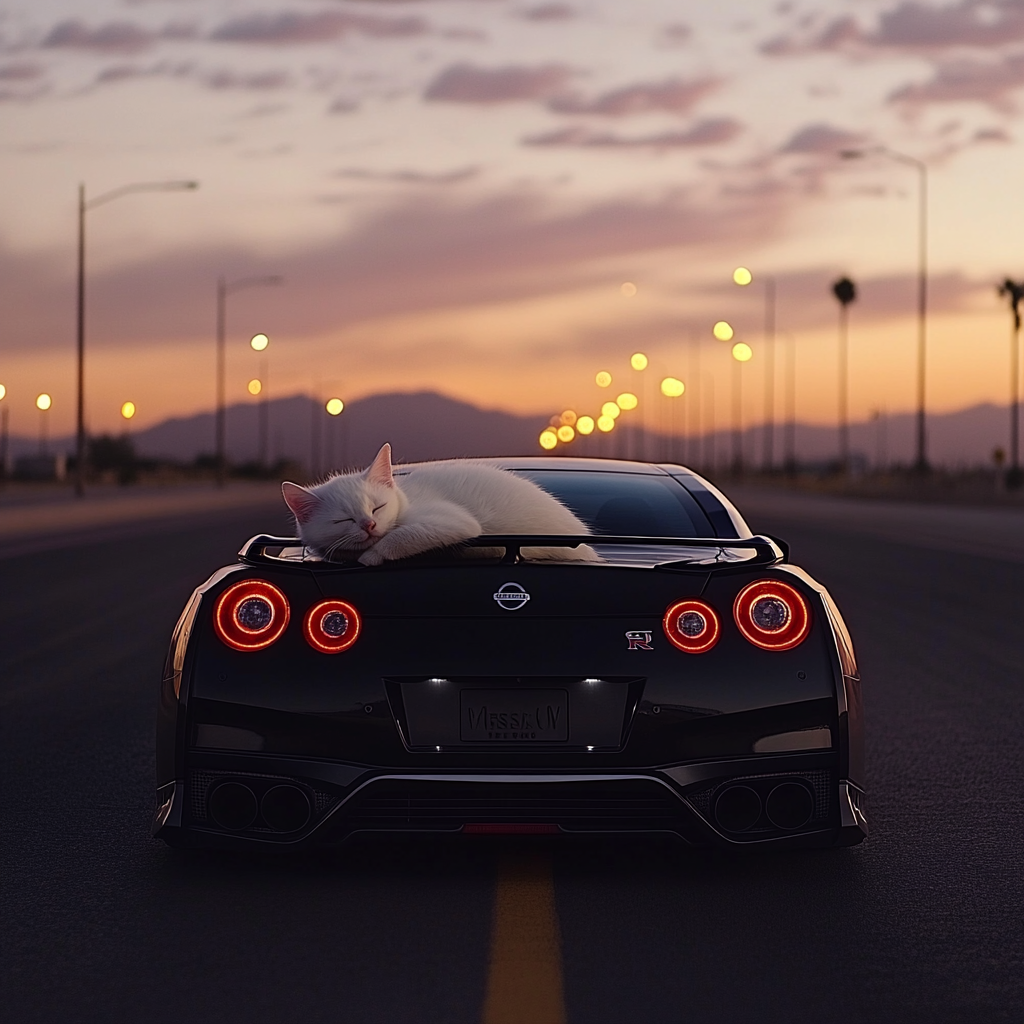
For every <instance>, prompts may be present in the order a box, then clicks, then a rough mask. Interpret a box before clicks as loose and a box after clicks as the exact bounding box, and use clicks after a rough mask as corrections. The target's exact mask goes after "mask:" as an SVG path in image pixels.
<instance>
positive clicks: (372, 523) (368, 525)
mask: <svg viewBox="0 0 1024 1024" xmlns="http://www.w3.org/2000/svg"><path fill="white" fill-rule="evenodd" d="M376 526H377V520H376V519H367V520H366V521H365V522H364V523H363V529H364V530H365V531H366V532H367V533H373V531H374V529H375V528H376Z"/></svg>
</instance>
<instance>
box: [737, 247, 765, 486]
mask: <svg viewBox="0 0 1024 1024" xmlns="http://www.w3.org/2000/svg"><path fill="white" fill-rule="evenodd" d="M732 279H733V281H734V282H735V283H736V284H738V285H740V286H741V287H746V285H748V284H750V283H751V281H753V280H754V275H753V274H752V273H751V272H750V271H749V270H748V269H747V268H746V267H737V268H736V269H735V270H734V271H733V272H732ZM764 342H765V350H764V360H765V361H764V469H765V472H768V473H770V472H771V471H772V467H773V466H774V464H775V278H774V277H766V278H764Z"/></svg>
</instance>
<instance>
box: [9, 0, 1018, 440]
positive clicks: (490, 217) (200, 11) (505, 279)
mask: <svg viewBox="0 0 1024 1024" xmlns="http://www.w3.org/2000/svg"><path fill="white" fill-rule="evenodd" d="M1022 101H1024V0H997V2H976V0H960V2H954V3H934V4H924V3H915V2H899V0H890V2H874V0H828V2H820V3H809V2H806V3H805V2H792V3H790V2H782V3H774V2H773V3H767V2H765V3H760V2H751V0H745V2H741V0H734V2H731V3H728V4H719V5H709V4H702V3H696V2H686V0H637V2H635V3H631V4H622V3H619V2H613V0H566V2H543V0H539V2H538V0H533V2H530V0H527V2H513V0H362V2H349V0H267V2H259V0H120V2H119V0H89V2H83V0H77V2H72V0H32V2H31V3H29V2H27V0H2V2H0V169H2V170H0V173H2V180H3V188H2V189H0V383H3V384H4V385H5V386H6V387H7V391H8V395H7V398H6V399H5V400H4V401H5V402H6V403H7V404H8V405H9V407H10V409H11V428H12V430H13V431H14V432H17V433H32V432H34V431H35V430H36V429H38V428H37V423H38V415H39V414H38V413H37V412H36V410H35V409H34V407H33V403H34V399H35V396H36V394H38V393H39V392H40V391H48V392H50V393H51V394H52V395H53V399H54V404H53V408H52V410H51V412H50V414H49V415H50V416H51V417H52V422H51V433H53V434H58V433H63V432H66V431H69V430H70V429H72V426H73V421H74V270H75V264H74V257H75V202H76V190H77V186H78V183H79V182H84V183H85V184H86V188H87V194H88V195H92V196H95V195H99V194H100V193H103V192H105V191H107V190H109V189H113V188H116V187H118V186H120V185H122V184H126V183H129V182H135V181H160V180H166V179H197V180H199V181H200V182H201V187H200V189H199V190H198V191H197V192H193V193H182V194H173V193H172V194H152V195H136V196H128V197H125V198H123V199H120V200H118V201H117V202H114V203H111V204H110V205H108V206H102V207H99V208H97V209H95V210H93V211H91V212H90V213H89V214H88V230H87V252H88V258H87V268H88V320H87V323H88V327H87V336H88V337H87V346H88V364H87V373H88V377H87V380H88V385H87V387H88V407H87V419H88V423H89V427H90V429H91V430H93V431H102V430H111V429H116V428H117V425H118V409H119V408H120V406H121V403H122V402H123V401H125V400H128V399H130V400H132V401H133V402H135V404H136V406H137V407H138V420H137V422H138V423H139V425H140V426H145V425H147V424H150V423H153V422H156V421H158V420H160V419H163V418H164V417H166V416H169V415H179V414H183V413H189V412H193V411H197V410H201V409H206V408H209V407H211V405H212V404H213V398H214V390H213V388H214V382H213V373H214V358H213V349H214V346H213V334H214V312H215V310H214V296H215V286H216V280H217V277H218V275H220V274H224V275H226V276H227V278H228V279H229V280H234V279H239V278H244V277H249V276H251V275H265V274H279V275H282V276H283V277H284V278H285V282H284V284H283V285H281V286H280V287H275V288H261V289H251V290H246V291H240V292H238V293H236V294H234V295H232V296H231V297H230V299H229V309H228V328H229V352H228V399H229V401H237V400H240V399H243V398H245V397H246V390H245V388H246V382H247V381H248V380H249V379H250V378H251V377H254V376H260V375H261V374H263V373H264V369H265V368H264V365H263V361H262V360H261V358H260V357H258V356H257V355H255V354H254V353H253V352H251V351H250V350H249V348H248V345H247V342H248V338H249V336H250V335H251V334H252V333H255V332H256V331H264V332H266V333H267V334H268V335H269V336H270V338H271V345H270V349H269V350H268V355H269V386H270V390H271V392H272V393H273V394H276V395H282V394H289V393H295V392H299V391H306V392H317V393H320V394H321V395H323V396H324V397H327V396H329V395H334V394H337V395H340V396H341V397H343V398H346V399H351V398H356V397H359V396H363V395H367V394H371V393H375V392H380V391H390V390H410V391H412V390H420V389H424V388H433V389H436V390H439V391H441V392H443V393H446V394H450V395H452V396H455V397H458V398H462V399H466V400H469V401H472V402H475V403H477V404H480V405H483V406H488V407H496V408H502V409H507V410H510V411H514V412H520V413H521V412H531V413H537V414H539V415H541V416H545V417H546V416H548V415H550V414H552V413H556V412H558V411H560V410H562V409H564V408H570V407H571V408H574V409H576V410H578V411H579V412H594V411H596V409H597V407H598V405H599V404H600V402H601V401H604V400H606V399H607V398H608V397H609V393H608V392H602V391H601V390H600V389H598V388H597V387H596V386H595V385H594V383H593V380H594V374H595V373H596V371H597V370H600V369H606V370H609V371H610V372H611V373H612V374H613V377H614V378H615V382H614V383H613V386H612V388H611V389H610V391H611V392H615V391H617V390H619V389H620V383H621V387H622V389H625V388H626V387H627V386H629V387H630V388H631V389H632V390H642V388H643V386H644V385H643V384H642V382H641V381H640V379H639V378H638V377H637V376H636V375H635V374H633V373H632V372H631V371H630V369H629V355H630V353H632V352H634V351H637V350H642V351H644V352H646V353H647V354H648V355H649V356H650V358H651V369H650V370H649V371H648V376H649V377H650V378H651V382H649V383H648V384H647V389H648V391H649V392H651V393H653V391H654V385H653V380H654V379H656V378H657V377H660V376H663V375H665V374H671V375H673V376H676V377H679V378H680V379H682V380H683V381H685V382H686V383H687V385H688V388H689V392H688V396H687V397H685V398H684V399H682V400H681V401H683V402H686V401H688V400H689V399H691V398H693V397H695V396H697V395H698V394H700V395H703V396H704V401H703V403H702V406H703V409H704V410H705V411H704V414H703V415H704V416H705V420H704V421H703V422H704V425H705V426H707V425H708V424H707V421H706V416H707V408H708V401H707V398H708V397H709V396H710V392H711V389H712V387H713V388H714V392H715V396H716V399H715V408H716V426H718V427H719V428H721V427H722V426H724V425H726V424H727V423H728V422H729V418H730V415H731V405H730V395H731V387H732V373H733V370H732V366H731V364H730V361H729V352H728V348H729V347H728V346H727V345H722V344H721V343H719V342H716V341H714V339H713V338H712V336H711V325H712V324H713V323H714V322H715V321H716V320H718V319H721V318H725V319H727V320H729V321H730V322H732V323H733V324H734V325H735V327H736V329H737V334H738V336H739V337H740V338H742V339H743V340H745V341H747V342H749V344H750V345H751V346H752V348H753V350H754V358H753V359H752V360H751V361H750V363H748V364H746V365H745V366H744V367H743V370H742V373H743V381H742V387H743V396H744V406H743V418H744V421H745V422H747V423H750V422H756V421H758V420H760V419H761V416H762V409H763V406H762V396H763V393H764V383H765V382H764V373H765V366H766V365H767V360H766V358H765V356H766V353H765V346H764V343H763V339H762V324H763V301H764V300H763V296H764V290H763V283H764V279H765V277H767V276H771V277H774V278H775V280H776V282H777V289H778V315H777V322H778V346H777V353H776V393H777V397H776V415H777V417H779V416H781V413H782V409H783V397H784V394H785V381H786V373H787V368H788V364H787V359H788V358H789V357H790V356H791V355H792V354H793V353H795V358H796V411H797V415H798V416H799V417H800V418H801V419H803V420H807V421H811V422H818V423H830V422H834V420H835V416H836V367H837V362H836V322H837V305H836V302H835V301H834V299H833V298H832V296H831V294H830V290H829V289H830V285H831V283H832V282H833V281H834V280H835V279H836V278H837V277H838V276H840V275H843V274H846V275H849V276H851V277H852V278H853V279H854V280H855V281H856V282H857V285H858V287H859V292H860V295H859V298H858V301H857V302H856V303H855V305H854V306H853V307H852V311H851V334H850V413H851V417H852V418H854V419H861V418H866V417H868V416H870V415H871V413H872V411H873V410H876V409H885V410H887V411H889V412H897V411H901V410H906V409H909V408H911V407H912V406H913V403H914V394H915V392H914V372H915V371H914V367H915V354H916V347H915V346H916V333H915V324H914V311H915V274H916V266H917V264H916V252H917V248H916V246H917V207H916V197H917V192H916V189H917V178H916V174H915V172H914V170H913V169H912V168H910V167H907V166H905V165H903V164H900V163H898V162H896V161H895V160H892V159H890V158H888V157H886V156H885V155H883V154H878V155H873V156H868V157H865V158H864V159H860V160H843V159H841V158H840V157H839V155H838V154H839V151H840V150H842V149H843V148H850V147H863V148H871V147H882V146H885V147H889V148H890V149H892V150H895V151H898V152H902V153H905V154H908V155H910V156H912V157H914V158H916V159H920V160H924V161H926V162H927V165H928V167H929V185H930V200H931V201H930V209H929V261H930V268H931V288H930V309H931V318H930V324H929V358H928V404H929V407H930V408H931V409H934V410H936V411H939V410H951V409H956V408H961V407H964V406H968V405H971V404H974V403H976V402H980V401H986V400H989V401H995V402H1000V403H1003V402H1005V401H1006V400H1007V397H1008V388H1009V384H1008V359H1009V344H1008V342H1009V333H1010V317H1009V312H1008V308H1007V305H1006V303H1005V301H1004V300H1001V299H999V298H998V296H997V294H996V290H995V286H996V284H997V283H998V282H1000V281H1002V280H1003V279H1004V278H1006V277H1007V276H1009V277H1012V278H1015V279H1021V278H1024V244H1022V241H1024V230H1022V228H1024V204H1022V203H1021V201H1020V198H1019V196H1020V185H1021V181H1022V173H1021V172H1022V169H1024V161H1022V156H1024V145H1022V142H1021V141H1020V135H1021V120H1022V117H1021V103H1022ZM738 264H743V265H745V266H748V267H750V268H751V270H752V271H753V273H754V282H753V283H752V284H751V285H750V286H749V287H747V288H745V289H741V288H738V287H737V286H736V285H734V284H733V283H732V281H731V273H732V270H733V268H734V267H735V266H736V265H738ZM627 281H628V282H632V283H635V285H636V294H635V295H626V294H623V289H622V288H621V285H622V284H623V282H627ZM627 291H628V289H627ZM698 343H699V344H698ZM665 401H667V400H665ZM665 412H666V411H665V410H664V409H662V410H658V411H652V412H650V413H649V415H650V416H651V418H652V422H653V420H654V419H655V417H656V416H659V415H662V416H663V415H665ZM685 419H686V417H685V416H680V418H679V422H683V421H685ZM689 422H690V423H691V425H692V423H693V420H692V417H691V419H690V421H689Z"/></svg>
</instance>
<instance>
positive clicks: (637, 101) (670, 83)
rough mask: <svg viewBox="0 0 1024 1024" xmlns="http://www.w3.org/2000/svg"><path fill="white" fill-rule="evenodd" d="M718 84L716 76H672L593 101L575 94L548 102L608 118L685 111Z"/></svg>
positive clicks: (566, 109) (557, 108) (573, 111)
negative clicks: (687, 79) (687, 78)
mask: <svg viewBox="0 0 1024 1024" xmlns="http://www.w3.org/2000/svg"><path fill="white" fill-rule="evenodd" d="M717 85H718V80H717V79H715V78H696V79H691V80H690V81H686V80H684V79H680V78H669V79H665V80H664V81H661V82H638V83H636V84H634V85H626V86H623V87H621V88H619V89H613V90H611V91H610V92H606V93H602V94H601V95H600V96H595V97H594V98H593V99H589V100H585V99H582V98H580V97H574V96H564V97H555V98H553V99H552V100H551V102H550V103H549V104H548V105H549V106H550V108H551V109H552V110H555V111H558V112H559V113H565V114H602V115H605V116H608V117H623V116H626V115H630V114H651V113H670V114H685V113H687V112H689V111H690V110H691V109H692V107H693V106H694V104H695V103H697V101H698V100H700V99H702V98H703V97H704V96H706V95H707V94H708V93H709V92H711V91H712V90H713V89H714V88H715V87H716V86H717Z"/></svg>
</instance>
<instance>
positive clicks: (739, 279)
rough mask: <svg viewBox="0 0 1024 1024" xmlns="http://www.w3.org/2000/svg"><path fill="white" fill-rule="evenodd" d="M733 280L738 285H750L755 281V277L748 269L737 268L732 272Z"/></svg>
mask: <svg viewBox="0 0 1024 1024" xmlns="http://www.w3.org/2000/svg"><path fill="white" fill-rule="evenodd" d="M732 279H733V280H734V281H735V282H736V283H737V284H750V282H751V281H753V280H754V275H753V274H752V273H751V272H750V271H749V270H747V268H746V267H737V268H736V269H735V270H734V271H733V272H732Z"/></svg>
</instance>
